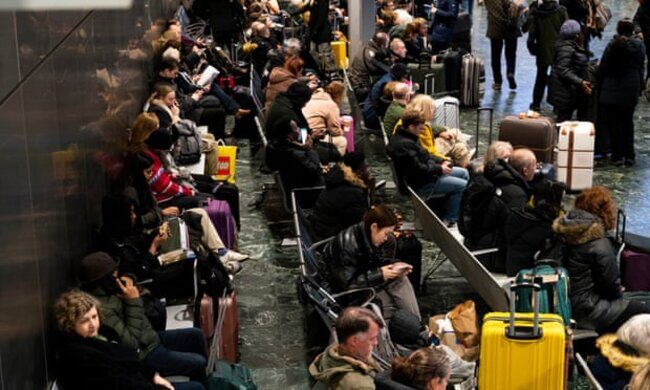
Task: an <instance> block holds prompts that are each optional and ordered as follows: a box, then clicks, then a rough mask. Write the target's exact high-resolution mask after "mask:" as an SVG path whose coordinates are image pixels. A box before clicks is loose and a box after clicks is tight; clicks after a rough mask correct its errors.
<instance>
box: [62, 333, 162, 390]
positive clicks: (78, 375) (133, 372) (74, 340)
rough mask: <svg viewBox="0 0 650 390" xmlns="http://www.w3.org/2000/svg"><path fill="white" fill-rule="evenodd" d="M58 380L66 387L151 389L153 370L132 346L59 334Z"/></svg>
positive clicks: (75, 389)
mask: <svg viewBox="0 0 650 390" xmlns="http://www.w3.org/2000/svg"><path fill="white" fill-rule="evenodd" d="M102 333H103V332H102ZM59 344H60V345H59V348H58V359H57V368H58V369H57V372H58V381H59V384H60V386H61V387H62V388H64V389H66V390H87V389H93V390H118V389H119V390H123V389H124V390H149V389H151V390H153V389H158V388H159V387H157V386H156V385H154V383H153V376H154V373H153V372H149V371H148V370H147V369H146V368H145V367H144V366H143V364H142V363H141V362H140V360H139V359H138V355H137V353H136V351H135V350H134V349H133V348H130V347H128V346H126V345H124V344H119V343H116V342H112V341H108V340H106V339H105V338H103V337H101V336H99V337H93V338H87V337H81V336H78V335H76V334H75V335H66V336H62V337H61V338H60V343H59Z"/></svg>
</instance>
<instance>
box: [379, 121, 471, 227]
mask: <svg viewBox="0 0 650 390" xmlns="http://www.w3.org/2000/svg"><path fill="white" fill-rule="evenodd" d="M424 131H426V130H425V121H424V117H423V116H422V115H420V114H418V113H417V112H413V111H406V112H405V113H404V117H403V118H402V125H401V126H399V127H398V128H397V132H396V134H395V135H393V137H392V138H391V140H390V143H389V144H388V154H389V155H390V157H391V158H392V159H393V161H394V163H395V169H396V171H397V176H398V178H399V180H400V181H403V182H404V183H405V184H407V185H409V186H411V187H412V188H413V190H414V191H415V192H416V193H417V194H418V195H420V196H422V197H423V198H424V199H425V200H426V199H428V198H429V197H430V196H431V195H433V194H441V193H442V194H449V197H448V199H447V205H446V211H445V215H444V217H443V218H444V220H445V221H446V223H448V224H450V225H453V224H455V223H456V222H457V221H458V213H459V210H460V203H461V199H462V196H463V191H464V190H465V187H466V186H467V180H468V179H469V174H468V172H467V170H466V169H464V168H458V167H452V166H451V163H450V162H449V161H448V160H444V159H442V158H440V157H438V156H435V155H432V154H430V153H429V152H428V151H427V150H426V149H424V148H423V147H422V145H420V143H418V138H419V137H420V136H421V134H422V133H423V132H424Z"/></svg>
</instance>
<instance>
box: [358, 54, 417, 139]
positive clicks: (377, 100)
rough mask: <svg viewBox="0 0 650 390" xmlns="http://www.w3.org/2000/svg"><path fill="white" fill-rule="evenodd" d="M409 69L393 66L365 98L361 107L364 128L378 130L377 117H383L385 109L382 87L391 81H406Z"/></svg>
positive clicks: (398, 65) (399, 65) (400, 65)
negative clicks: (383, 106) (382, 107)
mask: <svg viewBox="0 0 650 390" xmlns="http://www.w3.org/2000/svg"><path fill="white" fill-rule="evenodd" d="M408 77H409V69H408V67H407V66H406V65H404V64H395V65H393V66H391V68H390V72H388V73H386V74H385V75H384V76H383V77H382V78H380V79H379V81H377V82H376V83H375V84H374V85H373V86H372V89H371V90H370V94H369V95H368V97H367V98H366V100H365V102H364V107H363V120H364V123H365V125H366V127H368V128H371V129H379V128H380V126H379V116H381V115H384V113H385V111H386V110H385V109H384V110H382V109H381V106H382V96H383V93H384V86H386V84H388V83H389V82H391V81H400V82H405V81H408Z"/></svg>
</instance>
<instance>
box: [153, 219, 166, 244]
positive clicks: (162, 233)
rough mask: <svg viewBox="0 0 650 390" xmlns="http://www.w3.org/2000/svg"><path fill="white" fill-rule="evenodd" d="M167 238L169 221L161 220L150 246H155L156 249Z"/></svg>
mask: <svg viewBox="0 0 650 390" xmlns="http://www.w3.org/2000/svg"><path fill="white" fill-rule="evenodd" d="M168 239H169V223H167V222H163V224H162V225H160V227H159V228H158V234H156V237H154V238H153V242H152V243H151V246H152V247H155V249H156V251H157V250H158V248H160V246H161V245H162V244H163V243H164V242H165V241H167V240H168Z"/></svg>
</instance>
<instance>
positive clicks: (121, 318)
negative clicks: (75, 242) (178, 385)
mask: <svg viewBox="0 0 650 390" xmlns="http://www.w3.org/2000/svg"><path fill="white" fill-rule="evenodd" d="M77 276H78V279H79V281H80V283H81V288H82V290H84V291H85V292H88V293H89V294H91V295H92V296H93V297H94V298H95V299H97V300H98V301H99V303H100V305H99V314H100V317H101V319H102V323H103V324H104V325H105V326H106V327H108V328H111V329H112V330H113V331H114V332H115V333H116V334H117V340H118V341H119V342H120V344H122V345H124V346H126V347H129V348H132V349H133V350H135V351H137V354H138V355H137V356H138V359H139V360H140V362H142V364H143V365H144V367H145V369H146V370H148V371H149V372H157V373H159V374H160V375H162V376H176V375H182V376H189V377H190V379H191V380H193V381H196V382H202V381H203V380H204V379H205V366H206V362H207V361H206V356H205V351H206V345H205V338H204V336H203V333H202V332H201V330H200V329H198V328H185V329H176V330H168V331H162V332H155V331H154V330H153V328H152V327H151V324H150V323H149V320H148V319H147V317H146V316H145V313H144V309H143V306H142V299H141V298H140V292H139V291H138V288H137V286H136V285H135V282H134V280H133V279H132V278H131V277H128V276H119V277H118V272H117V264H116V263H115V261H114V260H113V259H112V258H111V257H110V256H109V255H108V254H106V253H104V252H95V253H92V254H90V255H88V256H86V257H85V258H83V259H82V260H81V262H80V264H79V268H78V275H77Z"/></svg>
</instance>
